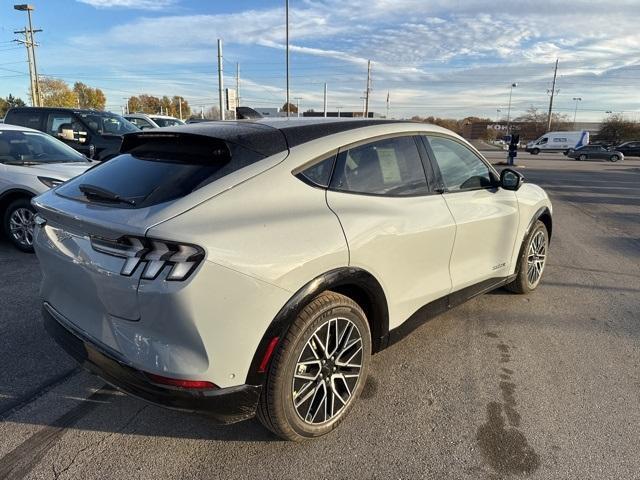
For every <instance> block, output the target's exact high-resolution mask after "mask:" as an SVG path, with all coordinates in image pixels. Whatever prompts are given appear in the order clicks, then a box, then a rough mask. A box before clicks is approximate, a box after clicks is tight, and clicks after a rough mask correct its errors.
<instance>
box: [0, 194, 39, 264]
mask: <svg viewBox="0 0 640 480" xmlns="http://www.w3.org/2000/svg"><path fill="white" fill-rule="evenodd" d="M21 209H22V210H25V209H26V210H28V211H30V212H31V214H32V215H35V213H36V211H35V209H34V208H33V207H32V206H31V199H29V198H26V197H25V198H19V199H18V200H14V201H13V202H11V203H10V204H9V206H8V207H7V209H6V210H5V212H4V218H3V223H2V224H3V227H4V233H5V235H6V237H7V239H8V240H9V241H10V242H11V243H12V244H13V246H14V247H16V248H17V249H18V250H21V251H23V252H27V253H33V230H32V232H31V236H30V238H31V243H28V242H26V241H21V240H20V239H19V238H16V236H15V235H14V234H13V233H12V231H11V217H12V216H13V215H14V213H15V212H16V211H18V210H21ZM31 228H33V225H32V226H31Z"/></svg>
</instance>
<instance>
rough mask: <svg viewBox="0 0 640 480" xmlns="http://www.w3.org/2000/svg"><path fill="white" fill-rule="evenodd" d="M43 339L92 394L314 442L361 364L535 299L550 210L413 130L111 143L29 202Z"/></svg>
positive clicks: (510, 181)
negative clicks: (90, 384) (511, 294)
mask: <svg viewBox="0 0 640 480" xmlns="http://www.w3.org/2000/svg"><path fill="white" fill-rule="evenodd" d="M34 204H35V206H36V207H37V210H38V217H37V219H36V223H37V225H38V226H37V227H36V233H35V245H36V252H37V254H38V257H39V259H40V263H41V266H42V269H43V271H44V275H43V284H42V290H41V291H42V295H43V298H44V309H43V312H44V317H45V325H46V327H47V329H48V330H49V332H50V333H51V334H52V335H53V336H54V337H55V338H56V339H57V340H58V341H59V343H60V344H61V345H62V346H63V347H64V348H65V349H66V350H67V351H68V352H69V353H70V354H72V355H73V356H74V357H75V358H77V359H78V360H79V361H80V362H81V363H83V364H84V365H85V366H86V367H88V368H89V369H91V370H93V371H94V372H96V373H98V374H99V375H101V376H102V377H103V378H104V379H106V380H107V381H108V382H109V383H111V384H113V385H116V386H118V387H119V388H121V389H122V390H123V391H125V392H128V393H130V394H132V395H135V396H137V397H140V398H143V399H145V400H147V401H150V402H153V403H156V404H160V405H164V406H167V407H171V408H177V409H182V410H187V411H196V412H201V413H205V414H208V415H209V416H210V417H212V418H214V419H216V420H218V421H220V422H234V421H239V420H243V419H246V418H249V417H252V416H254V415H255V414H256V413H257V415H258V417H259V419H260V420H261V421H262V422H263V424H264V425H265V426H267V427H268V428H269V429H271V430H272V431H273V432H275V433H276V434H278V435H280V436H281V437H284V438H287V439H291V440H301V439H304V438H309V437H316V436H320V435H323V434H325V433H328V432H330V431H331V430H332V429H334V428H335V427H336V426H337V425H338V424H339V423H340V421H341V420H342V419H343V418H344V417H345V415H346V414H347V413H348V411H349V410H350V409H351V407H352V406H353V403H354V401H355V399H356V398H357V397H358V395H359V394H360V392H361V391H362V388H363V385H364V383H365V379H366V375H367V369H368V366H369V361H370V356H371V354H373V353H375V352H378V351H380V350H382V349H384V348H386V347H387V346H388V345H390V344H392V343H394V342H396V341H398V340H399V339H400V338H402V337H403V336H404V335H406V334H407V333H409V332H410V331H411V330H413V329H414V328H416V326H418V325H419V324H421V323H422V322H423V321H425V320H426V319H428V318H429V317H430V316H433V315H436V314H438V313H440V312H443V311H446V310H447V309H449V308H451V307H452V306H454V305H456V304H459V303H461V302H463V301H465V300H467V299H469V298H471V297H473V296H475V295H478V294H480V293H483V292H486V291H488V290H491V289H494V288H497V287H500V286H503V285H504V286H507V287H508V288H509V289H510V290H512V291H515V292H519V293H526V292H530V291H532V290H534V289H535V288H536V287H537V285H538V283H539V282H540V278H541V276H542V272H543V269H544V266H545V262H546V255H547V247H548V242H549V237H550V235H551V204H550V202H549V198H548V197H547V195H546V193H545V192H544V191H543V190H542V189H541V188H540V187H537V186H536V185H532V184H528V183H523V179H522V176H521V175H520V174H519V173H517V172H515V171H513V170H508V169H507V170H504V171H502V173H501V174H500V175H499V174H498V173H497V172H496V171H495V170H494V169H493V167H492V166H491V165H490V164H488V163H487V162H486V161H485V159H484V158H483V157H482V156H481V155H480V154H479V153H478V152H477V151H476V150H475V149H474V148H473V147H472V146H470V145H469V144H468V143H467V142H466V141H464V140H463V139H462V138H460V137H459V136H457V135H455V134H454V133H452V132H450V131H448V130H445V129H442V128H439V127H435V126H431V125H425V124H421V123H411V122H399V121H374V120H342V121H341V120H332V121H328V120H303V119H299V120H297V119H291V120H286V119H285V120H278V119H273V120H260V121H256V122H212V123H200V124H193V125H187V126H184V127H176V128H173V129H163V130H162V131H153V130H151V131H147V132H140V133H134V134H130V135H126V136H125V138H124V141H123V145H122V150H121V155H120V156H118V157H116V158H114V159H112V160H110V161H109V162H106V163H105V164H102V165H99V166H97V167H96V168H94V169H92V170H90V171H88V172H87V173H85V174H84V175H82V176H80V177H78V178H77V179H74V180H72V181H70V182H68V183H65V184H64V185H62V186H60V187H57V188H55V189H54V190H52V191H50V192H48V193H46V194H44V195H41V196H40V197H38V198H37V199H35V201H34Z"/></svg>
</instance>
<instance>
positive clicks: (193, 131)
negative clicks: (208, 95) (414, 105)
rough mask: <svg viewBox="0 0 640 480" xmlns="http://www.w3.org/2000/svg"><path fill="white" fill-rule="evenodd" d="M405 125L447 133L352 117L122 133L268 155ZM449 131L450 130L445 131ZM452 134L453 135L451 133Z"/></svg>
mask: <svg viewBox="0 0 640 480" xmlns="http://www.w3.org/2000/svg"><path fill="white" fill-rule="evenodd" d="M385 124H388V125H391V124H395V125H398V124H406V125H413V126H416V127H419V130H422V131H427V132H428V131H433V132H448V131H447V130H445V129H443V128H440V127H438V126H435V125H429V124H425V123H420V122H411V121H408V120H384V119H382V120H378V119H353V118H330V119H329V118H324V117H320V118H317V117H313V118H298V117H295V118H261V119H255V120H233V121H232V120H229V121H210V122H198V123H189V124H186V125H182V126H176V127H165V128H160V129H153V130H147V131H144V132H134V133H129V134H126V135H125V142H124V143H123V148H124V147H125V144H127V143H129V142H127V141H126V138H127V137H128V136H129V137H135V138H136V139H138V140H137V141H136V140H133V138H132V140H131V141H132V142H135V143H139V141H140V139H141V137H148V138H153V137H157V136H162V135H176V136H179V135H199V136H208V137H212V138H217V139H220V140H224V141H227V142H230V143H235V144H238V145H242V146H243V147H245V148H249V149H251V150H254V151H256V152H258V153H260V154H262V155H265V156H270V155H275V154H276V153H279V152H283V151H286V150H288V149H290V148H293V147H296V146H298V145H302V144H304V143H307V142H310V141H313V140H317V139H320V138H323V137H326V136H329V135H334V134H337V133H341V132H346V131H349V130H354V129H358V128H364V127H373V126H380V125H385ZM448 133H451V132H448ZM454 135H455V134H454Z"/></svg>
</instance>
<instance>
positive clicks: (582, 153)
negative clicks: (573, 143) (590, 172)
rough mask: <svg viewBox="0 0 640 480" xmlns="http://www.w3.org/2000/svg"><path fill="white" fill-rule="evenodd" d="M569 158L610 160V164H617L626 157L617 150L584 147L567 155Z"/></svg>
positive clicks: (601, 147) (595, 146) (599, 146)
mask: <svg viewBox="0 0 640 480" xmlns="http://www.w3.org/2000/svg"><path fill="white" fill-rule="evenodd" d="M567 157H570V158H574V159H576V160H582V161H584V160H591V159H597V160H609V161H610V162H617V161H619V160H624V155H623V154H622V153H621V152H618V151H617V150H609V149H607V148H605V147H603V146H602V145H585V146H584V147H580V148H576V149H575V150H570V151H569V153H567Z"/></svg>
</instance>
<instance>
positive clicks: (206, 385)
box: [145, 373, 218, 390]
mask: <svg viewBox="0 0 640 480" xmlns="http://www.w3.org/2000/svg"><path fill="white" fill-rule="evenodd" d="M145 375H146V376H147V377H149V380H151V381H152V382H153V383H159V384H161V385H169V386H171V387H179V388H190V389H199V390H206V389H212V388H218V387H217V386H216V385H215V384H213V383H211V382H207V381H204V380H181V379H178V378H169V377H163V376H161V375H154V374H153V373H145Z"/></svg>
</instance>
